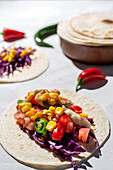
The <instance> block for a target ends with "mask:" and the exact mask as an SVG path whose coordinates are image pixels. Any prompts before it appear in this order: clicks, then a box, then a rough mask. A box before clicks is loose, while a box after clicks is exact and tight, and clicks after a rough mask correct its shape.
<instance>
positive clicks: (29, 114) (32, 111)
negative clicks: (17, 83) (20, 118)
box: [25, 108, 36, 117]
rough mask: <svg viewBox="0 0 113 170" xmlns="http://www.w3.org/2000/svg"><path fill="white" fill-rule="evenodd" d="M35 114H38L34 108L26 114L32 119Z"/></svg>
mask: <svg viewBox="0 0 113 170" xmlns="http://www.w3.org/2000/svg"><path fill="white" fill-rule="evenodd" d="M35 113H36V110H35V109H33V108H32V109H31V110H30V111H28V112H26V113H25V116H28V117H31V116H34V115H35Z"/></svg>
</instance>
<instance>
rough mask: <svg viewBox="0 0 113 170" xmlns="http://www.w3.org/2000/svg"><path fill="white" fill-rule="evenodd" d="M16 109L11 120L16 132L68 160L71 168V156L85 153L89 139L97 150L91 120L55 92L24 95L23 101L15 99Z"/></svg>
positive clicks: (80, 108) (41, 91)
mask: <svg viewBox="0 0 113 170" xmlns="http://www.w3.org/2000/svg"><path fill="white" fill-rule="evenodd" d="M16 109H17V112H16V113H15V114H14V118H15V119H16V120H17V124H18V125H19V126H20V129H21V130H23V131H24V132H25V133H27V134H28V135H29V136H30V138H32V139H33V140H35V142H36V143H37V144H38V145H40V146H41V147H43V148H49V149H50V150H51V151H53V152H54V153H55V154H57V155H59V156H60V157H61V158H63V160H66V161H71V165H72V167H76V168H78V167H79V166H78V165H77V164H76V163H75V162H74V160H73V156H79V155H80V156H82V153H85V152H86V151H87V150H86V149H85V148H84V147H83V146H84V144H87V145H88V143H89V138H90V136H91V137H92V138H93V140H94V143H95V149H96V148H97V149H98V141H97V139H96V136H95V134H94V131H93V129H94V128H93V129H92V127H93V126H95V122H94V120H93V118H92V117H89V116H88V114H87V113H84V112H83V109H82V107H80V106H79V105H75V104H73V102H72V101H71V100H69V99H67V98H64V97H62V96H61V95H60V91H59V90H57V89H53V90H50V91H49V90H47V89H40V90H35V91H31V92H28V94H27V96H26V97H25V99H23V100H18V102H17V106H16Z"/></svg>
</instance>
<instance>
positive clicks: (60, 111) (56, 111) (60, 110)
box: [55, 107, 64, 116]
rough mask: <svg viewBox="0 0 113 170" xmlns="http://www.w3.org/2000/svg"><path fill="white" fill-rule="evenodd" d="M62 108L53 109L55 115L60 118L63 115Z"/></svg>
mask: <svg viewBox="0 0 113 170" xmlns="http://www.w3.org/2000/svg"><path fill="white" fill-rule="evenodd" d="M63 112H64V111H63V108H62V107H57V108H56V109H55V114H59V115H60V116H61V115H62V114H63Z"/></svg>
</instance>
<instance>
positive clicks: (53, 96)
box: [49, 93, 58, 100]
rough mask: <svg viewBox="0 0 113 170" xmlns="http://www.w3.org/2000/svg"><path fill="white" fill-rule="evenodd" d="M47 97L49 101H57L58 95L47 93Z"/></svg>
mask: <svg viewBox="0 0 113 170" xmlns="http://www.w3.org/2000/svg"><path fill="white" fill-rule="evenodd" d="M49 97H50V98H51V99H54V100H57V99H58V93H49Z"/></svg>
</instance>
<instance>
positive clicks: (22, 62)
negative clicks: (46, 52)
mask: <svg viewBox="0 0 113 170" xmlns="http://www.w3.org/2000/svg"><path fill="white" fill-rule="evenodd" d="M15 50H16V51H17V54H16V56H15V57H14V58H13V60H12V61H11V62H10V63H9V62H4V61H3V58H2V57H0V77H3V76H4V75H5V74H4V73H6V75H7V76H9V74H10V73H13V72H14V71H15V70H17V71H20V70H19V68H20V67H24V66H30V65H31V59H30V57H29V56H30V52H28V53H27V54H26V55H25V56H23V57H19V55H20V53H21V51H22V50H25V48H22V47H19V48H17V49H15ZM34 51H35V49H33V52H34ZM3 52H6V55H9V52H8V51H7V50H6V49H4V50H3V51H2V52H1V53H0V54H2V53H3Z"/></svg>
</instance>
